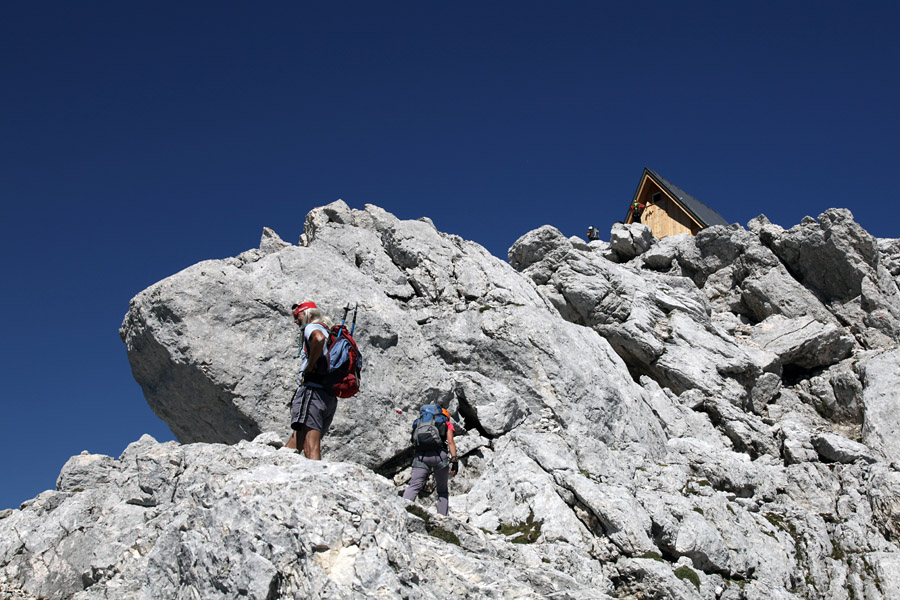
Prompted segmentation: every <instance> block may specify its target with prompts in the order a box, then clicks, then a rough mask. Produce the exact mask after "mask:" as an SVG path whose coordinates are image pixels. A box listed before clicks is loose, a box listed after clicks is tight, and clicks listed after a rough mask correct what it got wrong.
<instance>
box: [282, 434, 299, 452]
mask: <svg viewBox="0 0 900 600" xmlns="http://www.w3.org/2000/svg"><path fill="white" fill-rule="evenodd" d="M284 447H285V448H290V449H291V450H296V449H297V430H296V429H295V430H294V431H292V432H291V438H290V439H289V440H288V441H287V443H286V444H285V445H284Z"/></svg>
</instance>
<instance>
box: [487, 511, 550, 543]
mask: <svg viewBox="0 0 900 600" xmlns="http://www.w3.org/2000/svg"><path fill="white" fill-rule="evenodd" d="M541 525H543V522H542V521H535V520H534V513H533V512H529V513H528V518H527V519H526V520H525V522H524V523H518V524H516V525H506V524H504V523H501V524H500V526H499V527H497V532H498V533H500V534H502V535H505V536H513V535H514V536H516V537H514V538H513V539H512V540H511V541H512V543H513V544H533V543H535V542H536V541H537V540H538V538H539V537H541Z"/></svg>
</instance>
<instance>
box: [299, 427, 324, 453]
mask: <svg viewBox="0 0 900 600" xmlns="http://www.w3.org/2000/svg"><path fill="white" fill-rule="evenodd" d="M300 439H302V440H303V454H305V455H306V458H308V459H310V460H322V453H321V450H320V448H319V446H320V444H321V442H322V432H321V431H317V430H315V429H310V428H309V427H307V426H306V425H304V426H302V427H301V428H300Z"/></svg>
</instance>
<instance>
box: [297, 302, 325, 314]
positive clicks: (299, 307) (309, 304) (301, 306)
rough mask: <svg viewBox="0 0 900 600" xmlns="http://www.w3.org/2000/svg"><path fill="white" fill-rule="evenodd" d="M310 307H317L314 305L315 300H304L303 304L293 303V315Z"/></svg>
mask: <svg viewBox="0 0 900 600" xmlns="http://www.w3.org/2000/svg"><path fill="white" fill-rule="evenodd" d="M310 308H319V307H318V306H316V303H315V302H304V303H303V304H295V305H294V315H295V316H296V315H299V314H300V313H302V312H303V311H304V310H309V309H310Z"/></svg>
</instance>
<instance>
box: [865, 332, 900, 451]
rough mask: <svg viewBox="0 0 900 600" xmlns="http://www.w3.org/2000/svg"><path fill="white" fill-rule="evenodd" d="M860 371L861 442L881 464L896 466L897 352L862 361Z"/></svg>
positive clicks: (899, 437)
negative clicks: (882, 461)
mask: <svg viewBox="0 0 900 600" xmlns="http://www.w3.org/2000/svg"><path fill="white" fill-rule="evenodd" d="M860 371H861V379H862V382H863V386H864V387H863V394H862V396H863V397H862V403H863V423H862V441H863V442H864V443H865V444H866V445H868V446H869V447H870V448H872V449H874V450H875V451H877V452H878V453H879V454H880V455H881V456H882V457H884V458H885V460H887V461H889V462H894V463H896V464H898V465H900V388H898V382H900V350H898V349H894V350H890V351H885V352H880V353H877V354H875V355H872V356H869V357H866V358H865V359H864V360H863V361H862V362H861V364H860Z"/></svg>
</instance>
